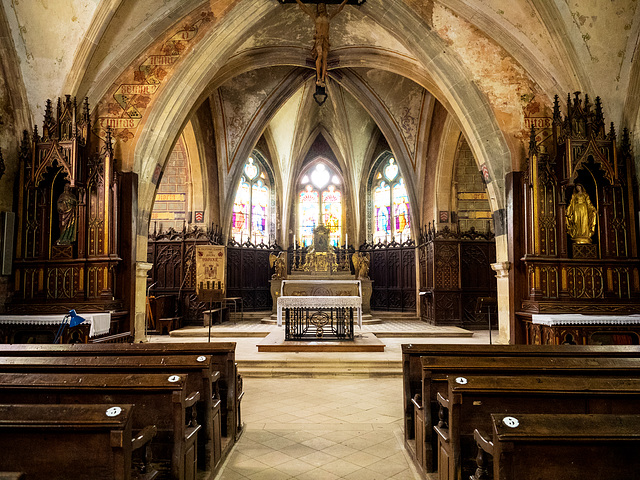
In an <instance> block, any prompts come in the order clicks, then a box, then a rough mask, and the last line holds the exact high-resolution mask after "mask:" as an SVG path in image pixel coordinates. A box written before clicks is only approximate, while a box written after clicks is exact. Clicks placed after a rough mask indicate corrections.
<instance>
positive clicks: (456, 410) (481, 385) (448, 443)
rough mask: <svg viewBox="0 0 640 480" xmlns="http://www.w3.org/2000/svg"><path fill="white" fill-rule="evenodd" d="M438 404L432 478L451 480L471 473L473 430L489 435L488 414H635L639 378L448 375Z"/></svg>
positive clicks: (639, 403) (639, 401)
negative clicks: (445, 390) (435, 464)
mask: <svg viewBox="0 0 640 480" xmlns="http://www.w3.org/2000/svg"><path fill="white" fill-rule="evenodd" d="M438 401H439V404H440V406H441V408H442V410H443V412H442V413H441V415H440V416H439V417H440V419H441V420H440V422H439V423H438V425H436V426H435V427H434V431H435V432H436V434H437V437H438V475H439V478H440V480H452V479H458V478H469V475H470V474H471V473H473V469H474V468H475V461H474V458H475V443H474V440H473V431H474V428H477V429H479V430H480V431H489V430H490V428H491V423H490V422H491V414H492V413H509V412H519V413H572V414H591V413H600V414H603V413H614V414H640V379H639V378H635V379H626V378H603V377H595V378H588V377H584V376H583V377H562V376H553V377H538V376H519V377H492V376H478V377H475V376H458V377H454V376H450V377H449V380H448V395H447V396H446V397H445V396H443V395H440V394H438Z"/></svg>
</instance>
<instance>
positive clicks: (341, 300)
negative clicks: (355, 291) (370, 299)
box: [278, 296, 362, 328]
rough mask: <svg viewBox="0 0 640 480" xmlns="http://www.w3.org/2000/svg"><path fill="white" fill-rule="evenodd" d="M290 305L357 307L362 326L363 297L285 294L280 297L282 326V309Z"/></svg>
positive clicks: (279, 322) (279, 305)
mask: <svg viewBox="0 0 640 480" xmlns="http://www.w3.org/2000/svg"><path fill="white" fill-rule="evenodd" d="M288 307H302V308H317V309H321V308H330V307H346V308H348V307H352V308H355V309H356V316H357V321H358V326H359V327H360V328H362V297H355V296H352V297H351V296H341V297H320V296H285V297H278V326H279V327H281V326H282V309H284V308H288Z"/></svg>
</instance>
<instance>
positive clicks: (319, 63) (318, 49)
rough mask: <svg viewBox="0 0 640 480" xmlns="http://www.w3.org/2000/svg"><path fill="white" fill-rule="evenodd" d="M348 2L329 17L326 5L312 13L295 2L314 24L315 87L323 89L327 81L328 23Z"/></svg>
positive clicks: (305, 6)
mask: <svg viewBox="0 0 640 480" xmlns="http://www.w3.org/2000/svg"><path fill="white" fill-rule="evenodd" d="M347 1H348V0H344V1H343V2H342V3H341V4H340V6H339V7H338V8H337V9H336V11H335V12H333V13H332V14H331V15H329V14H328V13H327V5H326V4H324V3H319V4H318V11H317V13H314V11H313V10H312V9H311V8H310V7H308V6H307V5H305V4H304V3H302V2H301V0H296V2H297V3H298V5H300V8H301V9H302V10H303V11H304V13H306V14H307V15H309V16H310V17H311V19H312V20H313V21H314V23H315V24H316V33H315V35H314V37H313V38H314V40H315V43H314V44H313V50H312V51H313V57H314V58H315V59H316V85H318V86H319V87H324V86H325V85H326V81H327V57H328V56H329V22H330V21H331V19H332V18H333V17H335V16H336V15H337V14H339V13H340V12H341V11H342V9H343V8H344V6H345V5H346V3H347Z"/></svg>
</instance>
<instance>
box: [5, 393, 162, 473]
mask: <svg viewBox="0 0 640 480" xmlns="http://www.w3.org/2000/svg"><path fill="white" fill-rule="evenodd" d="M132 409H133V405H114V404H109V405H0V465H2V468H3V469H8V470H14V471H19V472H23V473H24V474H25V475H26V478H27V479H28V480H68V479H70V478H73V479H74V480H95V479H98V478H99V479H110V480H111V479H113V480H129V479H132V478H134V479H139V480H152V479H154V478H156V476H157V473H158V472H157V471H154V470H151V469H149V468H148V465H145V467H147V468H144V469H145V470H146V472H144V473H142V472H137V471H135V470H134V469H133V467H132V457H133V452H134V450H144V448H143V447H145V446H146V445H147V444H148V442H149V441H150V440H151V439H152V438H153V435H154V433H155V432H154V427H153V426H150V427H149V428H147V429H145V430H144V431H143V432H141V433H140V434H139V435H138V436H136V437H135V438H133V437H132V433H131V432H132V430H131V424H132V421H131V420H132ZM144 457H146V455H143V458H144ZM9 478H11V477H9ZM17 478H20V477H17Z"/></svg>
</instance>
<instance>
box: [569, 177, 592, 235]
mask: <svg viewBox="0 0 640 480" xmlns="http://www.w3.org/2000/svg"><path fill="white" fill-rule="evenodd" d="M597 213H598V211H597V210H596V207H594V206H593V204H592V203H591V199H590V198H589V194H588V193H587V192H586V190H585V189H584V187H583V186H582V185H581V184H579V183H577V184H576V187H575V189H574V191H573V195H572V196H571V202H570V203H569V207H568V208H567V232H568V233H569V235H570V236H571V238H572V239H573V241H574V243H577V244H589V243H591V237H592V236H593V234H594V233H595V231H596V221H597V215H596V214H597Z"/></svg>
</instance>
